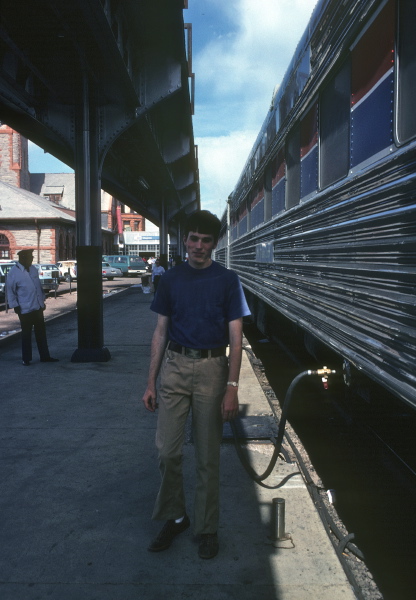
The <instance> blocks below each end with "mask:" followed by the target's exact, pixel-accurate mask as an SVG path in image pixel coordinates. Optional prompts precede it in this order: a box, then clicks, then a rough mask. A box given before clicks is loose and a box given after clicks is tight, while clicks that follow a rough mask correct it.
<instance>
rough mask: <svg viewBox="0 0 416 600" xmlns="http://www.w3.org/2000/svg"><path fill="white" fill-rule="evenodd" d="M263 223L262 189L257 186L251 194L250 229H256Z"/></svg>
mask: <svg viewBox="0 0 416 600" xmlns="http://www.w3.org/2000/svg"><path fill="white" fill-rule="evenodd" d="M263 222H264V187H263V186H262V185H261V186H259V187H258V188H257V189H256V190H255V191H254V194H253V199H252V201H251V206H250V227H251V228H253V227H256V226H257V225H260V224H261V223H263Z"/></svg>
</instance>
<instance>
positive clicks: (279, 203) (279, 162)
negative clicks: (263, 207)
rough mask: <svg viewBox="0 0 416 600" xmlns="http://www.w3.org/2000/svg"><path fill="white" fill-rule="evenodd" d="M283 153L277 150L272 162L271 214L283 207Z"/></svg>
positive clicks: (284, 166) (284, 183)
mask: <svg viewBox="0 0 416 600" xmlns="http://www.w3.org/2000/svg"><path fill="white" fill-rule="evenodd" d="M285 171H286V163H285V153H284V151H283V148H282V149H280V150H279V152H278V153H277V156H276V158H275V159H274V160H273V162H272V215H273V216H274V215H277V213H279V212H281V211H282V210H284V208H285V186H286V180H285Z"/></svg>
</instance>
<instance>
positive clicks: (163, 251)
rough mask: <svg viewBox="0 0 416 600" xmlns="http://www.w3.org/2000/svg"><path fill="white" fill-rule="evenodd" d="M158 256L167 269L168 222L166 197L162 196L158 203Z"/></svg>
mask: <svg viewBox="0 0 416 600" xmlns="http://www.w3.org/2000/svg"><path fill="white" fill-rule="evenodd" d="M159 254H160V256H159V258H160V264H161V265H162V266H163V267H164V268H165V269H167V268H168V262H169V256H168V223H167V210H166V199H165V198H163V200H162V203H161V205H160V227H159Z"/></svg>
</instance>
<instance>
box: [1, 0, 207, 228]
mask: <svg viewBox="0 0 416 600" xmlns="http://www.w3.org/2000/svg"><path fill="white" fill-rule="evenodd" d="M184 4H186V0H185V2H184V0H71V1H70V2H68V0H36V1H34V0H2V2H1V13H0V17H1V21H0V119H1V121H2V122H4V123H6V124H7V125H9V126H11V127H13V128H14V129H16V131H18V132H19V133H21V134H22V135H24V136H26V137H27V138H29V139H30V140H32V141H33V142H34V143H35V144H37V145H38V146H40V147H42V148H43V149H44V150H45V151H47V152H50V153H51V154H52V155H54V156H55V157H57V158H58V159H59V160H61V161H63V162H64V163H66V164H67V165H69V166H70V167H72V168H74V169H75V170H76V169H77V168H78V169H79V168H80V164H79V162H78V164H77V162H76V156H77V155H78V156H80V155H82V156H83V157H84V158H85V156H88V157H89V156H90V155H92V156H93V157H94V160H95V161H96V164H97V165H98V168H97V172H98V173H99V176H100V183H101V187H102V188H103V189H104V190H106V191H107V192H109V193H110V194H112V195H114V196H115V197H116V198H117V199H118V200H120V201H121V202H123V203H124V204H127V205H128V206H129V207H131V208H132V209H133V210H136V211H138V212H139V213H140V214H141V215H143V216H144V217H146V218H148V219H150V220H151V221H152V222H153V223H155V224H156V225H160V219H161V214H163V215H164V216H163V218H164V219H166V223H165V227H167V228H168V230H169V229H171V228H172V229H175V230H176V229H177V227H178V224H179V226H180V223H181V222H182V221H183V220H184V218H185V216H186V214H187V213H190V212H193V211H194V210H195V209H196V208H198V207H199V182H198V168H197V158H196V152H195V146H194V139H193V129H192V103H193V98H192V82H193V79H192V73H191V66H190V57H191V48H190V46H189V43H188V40H189V36H188V35H187V34H188V31H189V28H188V27H187V26H185V28H184V19H183V9H184V8H185V6H184ZM187 30H188V31H187ZM85 102H87V103H88V118H87V119H85V118H84V119H82V118H81V119H80V118H79V115H80V113H82V111H83V110H84V117H85ZM79 123H82V124H83V125H82V126H81V129H80V126H79ZM85 129H90V130H91V131H90V132H89V133H91V134H92V136H91V137H89V136H85V135H84V133H85ZM88 144H89V145H90V147H88V148H87V147H85V146H86V145H88ZM80 146H84V147H82V148H81V149H80ZM77 148H78V150H77ZM162 204H163V209H162Z"/></svg>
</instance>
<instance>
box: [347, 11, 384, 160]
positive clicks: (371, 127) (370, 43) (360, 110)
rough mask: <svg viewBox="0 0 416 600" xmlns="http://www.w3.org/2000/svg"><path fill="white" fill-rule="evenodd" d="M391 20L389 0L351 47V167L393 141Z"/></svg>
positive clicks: (375, 153) (372, 155)
mask: <svg viewBox="0 0 416 600" xmlns="http://www.w3.org/2000/svg"><path fill="white" fill-rule="evenodd" d="M394 22H395V6H394V2H393V0H390V1H389V2H388V3H387V4H386V5H385V6H384V8H383V9H382V10H381V11H380V13H379V14H378V15H377V16H376V18H375V19H374V21H373V22H372V23H371V25H370V26H369V27H368V29H367V30H366V31H365V32H364V34H363V35H362V36H361V38H359V39H358V41H357V43H356V44H355V46H354V47H353V48H352V51H351V158H350V161H351V164H350V166H351V167H355V166H356V165H358V164H360V163H362V162H364V161H366V160H367V159H369V158H370V157H374V156H375V155H377V154H378V153H380V152H382V151H386V150H388V149H389V148H390V146H391V144H392V143H393V92H394V73H393V62H394V54H393V52H394Z"/></svg>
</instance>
